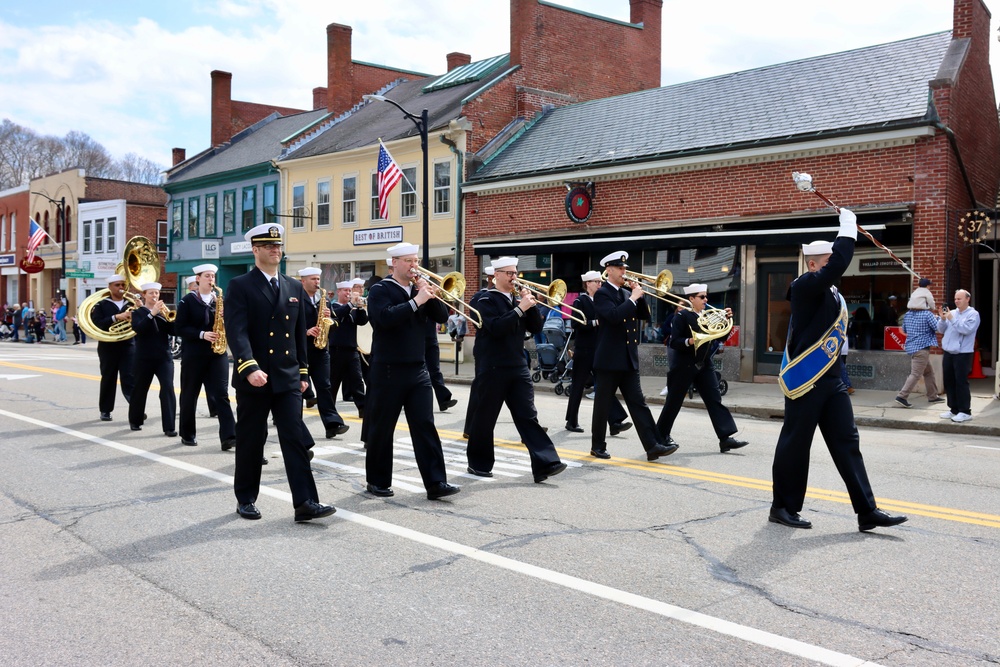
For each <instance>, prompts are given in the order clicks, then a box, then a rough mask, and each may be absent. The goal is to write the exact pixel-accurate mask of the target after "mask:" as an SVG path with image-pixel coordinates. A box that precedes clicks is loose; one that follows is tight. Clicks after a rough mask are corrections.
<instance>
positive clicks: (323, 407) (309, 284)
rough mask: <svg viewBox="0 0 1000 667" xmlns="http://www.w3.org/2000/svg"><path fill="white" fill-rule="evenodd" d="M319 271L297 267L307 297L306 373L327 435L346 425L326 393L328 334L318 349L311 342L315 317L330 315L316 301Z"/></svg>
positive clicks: (317, 332) (340, 431)
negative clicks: (307, 366)
mask: <svg viewBox="0 0 1000 667" xmlns="http://www.w3.org/2000/svg"><path fill="white" fill-rule="evenodd" d="M320 273H322V272H321V271H320V270H319V269H317V268H316V267H307V268H304V269H301V270H299V279H300V280H301V281H302V288H303V289H304V290H305V291H306V297H308V298H307V299H306V300H305V302H304V303H303V307H304V308H305V312H306V324H308V325H309V329H307V330H306V338H307V340H306V343H307V345H306V351H307V353H308V357H309V377H310V378H311V379H312V383H313V387H314V388H315V389H314V391H315V392H316V401H317V403H319V417H320V419H321V420H322V421H323V427H324V428H325V429H326V437H327V439H329V438H335V437H337V436H338V435H341V434H343V433H347V429H349V428H350V427H349V426H348V425H347V424H345V423H344V419H343V417H341V416H340V413H339V412H337V406H336V405H335V404H334V400H333V395H332V394H331V393H330V343H329V338H327V344H326V345H325V346H324V347H323V349H319V348H317V347H316V345H315V341H316V337H317V336H319V335H320V328H319V326H318V325H317V322H318V321H319V318H320V317H330V308H329V306H328V304H327V303H326V302H325V301H324V302H322V303H321V302H320V289H319V281H320V277H319V276H320ZM334 326H336V325H334ZM332 334H333V332H332V331H330V332H329V333H328V336H329V335H332Z"/></svg>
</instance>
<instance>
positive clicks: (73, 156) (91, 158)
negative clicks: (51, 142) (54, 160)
mask: <svg viewBox="0 0 1000 667" xmlns="http://www.w3.org/2000/svg"><path fill="white" fill-rule="evenodd" d="M62 144H63V147H64V153H63V155H62V156H61V159H60V160H59V164H57V165H56V168H57V170H58V171H62V170H63V169H73V168H75V167H79V168H82V169H84V170H86V172H87V175H88V176H96V177H98V178H114V177H115V176H114V172H115V161H114V158H112V157H111V154H110V153H108V150H107V149H106V148H105V147H104V146H102V145H101V144H100V143H98V142H96V141H94V140H93V139H91V138H90V135H89V134H86V133H84V132H77V131H75V130H74V131H72V132H70V133H69V134H67V135H66V136H65V138H63V140H62Z"/></svg>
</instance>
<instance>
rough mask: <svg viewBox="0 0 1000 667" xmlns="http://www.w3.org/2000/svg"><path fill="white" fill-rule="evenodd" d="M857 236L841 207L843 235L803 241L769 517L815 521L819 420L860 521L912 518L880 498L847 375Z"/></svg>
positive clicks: (864, 526) (865, 526)
mask: <svg viewBox="0 0 1000 667" xmlns="http://www.w3.org/2000/svg"><path fill="white" fill-rule="evenodd" d="M857 237H858V228H857V216H855V215H854V213H853V212H851V211H849V210H847V209H841V210H840V230H839V233H838V235H837V239H836V240H835V241H833V242H832V243H831V242H830V241H814V242H813V243H810V244H808V245H804V246H802V253H803V256H804V260H805V263H806V269H807V270H806V272H805V273H803V274H802V275H801V276H799V277H798V278H796V279H795V280H794V281H793V282H792V285H791V288H790V290H789V291H790V294H791V301H792V314H791V321H790V322H789V325H788V326H789V334H788V343H787V345H786V347H785V354H784V358H783V359H782V362H781V371H780V374H779V376H778V379H779V384H780V385H781V390H782V392H783V393H784V394H785V421H784V423H783V424H782V426H781V434H780V435H779V436H778V446H777V447H776V448H775V450H774V463H773V465H772V467H771V476H772V478H773V494H774V499H773V501H772V503H771V513H770V516H769V518H768V520H769V521H771V522H773V523H780V524H783V525H785V526H790V527H792V528H812V523H810V522H809V521H808V520H806V519H803V518H802V517H801V516H800V515H799V512H800V511H802V505H803V503H804V502H805V495H806V483H807V481H808V478H809V450H810V448H811V446H812V440H813V435H814V434H815V432H816V427H817V426H819V430H820V432H821V433H822V434H823V439H824V440H825V441H826V447H827V449H829V450H830V456H832V457H833V462H834V464H835V465H836V466H837V471H838V472H839V473H840V476H841V478H842V479H843V480H844V484H846V485H847V493H848V495H849V496H850V498H851V505H852V506H853V507H854V511H855V512H856V513H857V515H858V529H859V530H863V531H864V530H871V529H872V528H876V527H879V526H883V527H884V526H895V525H898V524H901V523H903V522H904V521H906V517H905V516H892V515H890V514H887V513H886V512H884V511H882V510H880V509H878V507H877V506H876V505H875V496H874V495H873V494H872V488H871V484H870V483H869V482H868V472H867V471H866V470H865V461H864V458H863V457H862V456H861V445H860V441H859V438H858V428H857V426H855V424H854V410H853V408H852V407H851V399H850V397H848V395H847V387H846V386H845V385H844V383H843V381H842V380H841V377H840V366H839V360H840V347H841V346H842V345H843V344H844V341H845V339H846V337H847V305H846V303H845V302H844V298H843V297H842V296H841V295H840V293H839V292H838V291H837V288H836V287H835V284H836V283H837V281H838V280H840V277H841V276H842V275H844V271H846V270H847V267H848V266H849V265H850V263H851V258H852V257H853V256H854V242H855V241H856V240H857Z"/></svg>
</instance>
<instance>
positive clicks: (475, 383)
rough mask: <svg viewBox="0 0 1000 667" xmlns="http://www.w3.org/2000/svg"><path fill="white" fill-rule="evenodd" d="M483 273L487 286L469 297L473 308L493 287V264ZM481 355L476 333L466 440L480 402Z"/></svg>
mask: <svg viewBox="0 0 1000 667" xmlns="http://www.w3.org/2000/svg"><path fill="white" fill-rule="evenodd" d="M483 273H485V274H486V280H485V286H484V287H483V288H482V289H480V290H479V291H478V292H476V293H475V294H473V295H472V298H471V299H469V305H470V306H472V307H473V308H476V301H477V300H478V299H479V298H480V297H482V296H483V295H484V294H486V293H487V292H488V291H490V289H491V288H492V287H493V274H494V269H493V266H492V265H490V266H487V267H486V268H485V269H484V270H483ZM477 310H478V309H477ZM477 334H478V332H477ZM481 356H482V353H481V352H480V351H479V336H478V335H476V336H474V337H473V342H472V361H473V364H474V366H473V368H474V373H475V374H474V376H473V378H472V386H471V387H469V404H468V405H467V406H466V408H465V428H464V429H463V430H462V437H463V438H465V439H466V440H468V439H469V429H471V428H472V417H473V413H474V412H475V410H476V404H477V403H479V385H480V380H479V374H480V371H481V370H482V363H481V362H480V357H481Z"/></svg>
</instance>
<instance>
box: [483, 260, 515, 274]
mask: <svg viewBox="0 0 1000 667" xmlns="http://www.w3.org/2000/svg"><path fill="white" fill-rule="evenodd" d="M490 264H492V265H493V272H494V273H496V271H497V269H506V268H507V267H513V268H515V269H516V268H517V257H500V258H498V259H494V260H493V261H492V262H490Z"/></svg>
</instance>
